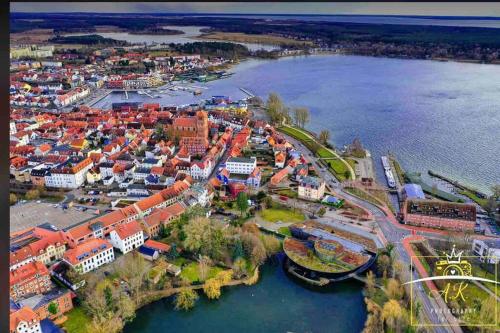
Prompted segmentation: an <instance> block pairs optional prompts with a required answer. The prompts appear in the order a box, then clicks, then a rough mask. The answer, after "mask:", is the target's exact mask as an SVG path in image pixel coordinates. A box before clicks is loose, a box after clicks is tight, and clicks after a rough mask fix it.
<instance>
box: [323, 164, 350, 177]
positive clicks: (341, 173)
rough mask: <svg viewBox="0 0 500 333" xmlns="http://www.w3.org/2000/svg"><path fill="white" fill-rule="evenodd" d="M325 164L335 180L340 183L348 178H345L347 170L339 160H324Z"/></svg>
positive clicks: (347, 173)
mask: <svg viewBox="0 0 500 333" xmlns="http://www.w3.org/2000/svg"><path fill="white" fill-rule="evenodd" d="M325 162H326V163H327V164H328V166H329V169H330V171H331V172H332V173H333V174H334V175H335V178H337V179H338V180H340V181H343V180H346V179H348V178H349V177H346V176H348V175H349V169H348V168H347V166H346V165H345V163H343V162H342V161H341V160H338V159H335V160H325Z"/></svg>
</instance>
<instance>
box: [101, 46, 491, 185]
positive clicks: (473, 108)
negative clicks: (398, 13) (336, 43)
mask: <svg viewBox="0 0 500 333" xmlns="http://www.w3.org/2000/svg"><path fill="white" fill-rule="evenodd" d="M232 71H233V72H234V73H235V74H234V75H233V76H231V77H230V78H227V79H224V80H219V81H212V82H209V83H195V84H194V85H196V86H204V87H205V88H207V89H205V90H203V94H202V95H201V96H193V95H192V94H189V93H185V92H176V93H175V94H176V95H177V96H166V95H164V97H163V98H161V99H151V98H148V97H145V96H141V95H137V94H131V95H130V99H129V101H148V102H159V103H162V104H165V105H167V104H183V103H192V102H195V101H199V100H200V99H203V98H209V97H210V96H212V95H229V96H231V97H232V98H233V99H238V98H243V97H245V95H244V94H243V93H242V92H241V91H240V90H239V87H244V88H247V89H249V90H250V91H252V92H253V93H255V94H256V95H258V96H261V97H263V98H264V99H265V98H266V97H267V95H268V94H269V93H270V92H273V91H274V92H277V93H279V94H280V95H281V96H282V98H283V100H284V101H285V102H286V103H287V104H288V105H290V106H306V107H308V108H309V109H310V110H311V121H310V123H309V124H308V125H307V127H308V128H309V129H311V130H314V131H319V130H322V129H329V130H330V132H331V137H332V142H333V143H334V144H335V145H337V146H342V145H344V144H346V143H350V142H352V140H353V139H354V138H355V137H356V136H358V137H359V138H360V139H361V141H362V142H363V144H364V145H365V146H366V147H367V148H368V149H369V150H370V151H371V152H372V155H373V157H374V159H375V164H376V166H377V170H378V173H379V175H380V176H381V167H380V163H379V162H380V159H379V157H380V156H381V155H382V154H385V153H386V152H387V151H388V150H390V151H391V152H393V153H395V154H396V156H397V157H398V159H399V161H400V162H401V164H402V166H403V167H404V168H405V169H406V170H407V171H419V172H422V174H424V173H426V172H427V170H428V169H432V170H434V171H437V172H439V173H442V174H445V175H447V176H449V177H451V178H453V179H456V180H459V181H461V182H463V183H465V184H467V185H470V186H474V187H476V188H478V189H480V190H483V191H489V187H490V186H492V185H493V184H495V183H499V182H500V154H499V152H500V66H496V65H480V64H467V63H458V62H438V61H426V60H402V59H388V58H374V57H362V56H335V55H325V56H301V57H289V58H282V59H280V60H274V61H273V60H249V61H245V62H242V63H241V64H239V65H237V66H235V67H234V68H233V70H232ZM118 101H124V100H123V94H113V95H110V96H108V97H107V98H106V99H104V100H102V101H101V102H99V103H98V104H97V105H96V106H101V107H109V106H110V105H111V103H112V102H118ZM429 182H430V180H429Z"/></svg>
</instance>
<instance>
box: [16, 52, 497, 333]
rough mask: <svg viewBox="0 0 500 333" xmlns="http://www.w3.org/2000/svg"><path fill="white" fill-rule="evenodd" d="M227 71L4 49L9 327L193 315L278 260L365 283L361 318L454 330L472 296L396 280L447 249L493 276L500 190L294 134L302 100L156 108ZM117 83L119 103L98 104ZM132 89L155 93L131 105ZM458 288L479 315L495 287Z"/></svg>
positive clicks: (198, 63)
mask: <svg viewBox="0 0 500 333" xmlns="http://www.w3.org/2000/svg"><path fill="white" fill-rule="evenodd" d="M232 64H233V60H232V59H225V58H224V57H213V56H210V57H208V56H206V55H204V54H182V53H180V52H160V51H158V49H155V50H153V49H148V48H145V49H138V48H128V47H119V46H111V47H102V48H94V49H93V50H91V51H88V50H86V51H85V52H84V51H78V50H71V49H68V48H56V47H55V46H54V45H19V46H16V47H13V48H12V49H11V65H10V70H11V74H10V105H11V109H10V143H9V150H10V156H9V161H10V205H11V207H10V211H11V221H10V232H11V233H10V269H9V271H10V289H9V290H10V301H11V302H10V304H11V312H10V332H11V333H25V332H30V333H33V332H59V331H60V330H61V329H63V330H64V331H65V332H68V333H73V332H76V333H79V332H120V331H121V330H122V329H123V328H124V327H125V326H126V324H127V323H130V322H132V321H133V319H134V317H135V313H136V311H138V310H139V309H140V308H141V307H143V306H144V305H146V304H149V303H152V302H154V301H157V300H159V299H162V298H166V297H173V299H174V302H175V308H176V309H178V310H189V309H190V308H192V307H193V306H195V305H194V304H195V302H196V300H197V299H198V297H199V296H198V294H201V293H203V294H205V295H206V297H207V298H208V299H215V298H219V296H220V294H221V288H222V287H226V286H227V287H229V286H234V285H240V284H241V285H253V284H255V283H258V280H259V266H261V265H263V264H264V263H265V262H266V260H268V259H270V258H273V257H275V256H282V257H281V258H284V259H283V267H284V269H285V271H286V272H287V274H289V275H290V276H291V277H292V278H293V279H296V280H299V281H301V282H304V283H307V284H310V285H313V286H316V287H323V286H326V285H331V284H334V283H338V282H339V281H344V280H347V279H355V280H358V281H360V282H362V283H365V284H366V288H365V290H364V296H365V302H366V303H367V306H368V321H369V320H370V318H371V317H377V312H376V311H375V310H373V309H374V308H376V307H379V306H380V307H381V308H385V307H384V305H385V304H386V303H390V302H392V301H394V302H395V303H396V304H397V305H398V306H399V307H401V308H402V310H401V311H403V313H404V316H403V315H402V317H401V318H403V317H404V319H400V320H401V321H400V323H399V324H398V325H400V326H398V327H399V328H401V327H403V326H404V327H407V326H409V325H410V324H409V322H411V321H415V320H416V321H420V322H422V323H436V322H441V323H446V324H447V325H450V326H457V327H458V328H460V326H459V325H457V322H458V321H460V320H463V318H461V317H460V316H459V315H456V316H454V315H451V313H455V312H453V311H452V310H453V309H454V308H456V309H457V310H458V309H460V308H462V307H463V306H464V304H465V303H466V302H465V301H464V302H462V301H460V300H457V301H456V302H452V303H446V302H444V301H443V300H442V299H441V298H439V297H437V298H429V297H428V296H427V292H428V290H436V288H440V286H441V285H440V282H436V283H434V282H432V281H427V282H426V283H423V284H422V285H423V286H420V287H418V288H417V287H413V288H414V289H413V290H412V293H413V294H412V295H410V292H409V290H410V289H407V288H406V287H407V285H404V283H405V282H407V281H410V280H412V279H413V280H417V279H419V278H423V277H428V276H430V275H432V274H433V268H432V267H433V265H434V263H435V262H436V261H437V259H438V258H440V256H441V253H442V252H443V251H447V249H449V248H450V245H451V244H453V245H454V246H456V247H457V250H461V251H462V252H464V253H468V254H470V255H473V256H476V257H478V258H479V259H478V261H477V262H473V263H472V265H473V268H474V269H475V270H476V271H480V272H481V273H480V274H482V275H481V276H490V277H491V276H495V275H496V273H497V271H496V270H497V268H496V265H497V264H498V262H499V258H500V239H499V238H498V235H499V234H500V232H499V229H498V226H497V225H496V223H495V222H494V219H495V217H496V216H497V215H496V214H498V192H500V191H499V190H498V189H496V191H497V192H496V193H494V194H493V195H491V196H487V195H485V194H483V193H481V192H479V191H475V190H474V189H471V188H468V187H466V186H462V185H460V184H455V186H457V187H459V188H460V189H461V191H462V192H461V193H462V195H456V196H455V195H451V194H449V193H445V192H443V191H441V190H440V189H437V188H435V187H433V186H430V185H427V184H426V183H425V181H423V180H422V179H420V178H419V176H418V175H416V174H412V173H409V172H405V171H404V170H403V169H402V167H401V166H400V164H399V163H398V160H397V158H396V156H394V155H391V154H388V155H387V156H383V157H382V159H381V160H380V161H378V160H375V159H373V158H372V157H371V155H370V152H369V151H368V150H367V149H365V148H364V147H363V144H362V143H361V142H360V140H359V139H357V138H354V137H353V138H352V139H353V141H352V143H350V144H347V145H346V146H344V147H343V148H342V147H337V148H336V147H333V146H332V145H331V143H330V142H329V141H330V140H329V135H328V133H324V132H322V133H320V134H319V135H318V134H315V133H313V132H311V131H308V130H306V129H305V126H304V125H305V123H307V119H308V115H304V113H307V112H308V111H307V110H305V111H304V110H302V111H297V112H295V113H294V114H293V115H290V114H287V113H286V112H285V111H284V110H286V107H285V106H284V103H283V102H282V101H281V99H280V97H279V96H277V95H276V94H270V95H269V97H267V96H263V98H264V100H262V98H260V97H258V96H255V95H254V94H253V93H252V92H250V91H248V90H245V91H244V93H245V94H246V95H247V97H246V98H243V99H237V100H233V99H232V98H231V96H224V95H216V96H203V97H201V96H200V102H199V103H194V104H182V105H164V104H163V103H158V102H156V101H155V98H157V97H161V95H168V94H172V93H174V92H175V93H182V94H191V95H194V96H198V95H201V88H200V86H199V85H201V84H202V83H204V82H209V81H212V80H223V79H225V78H226V77H228V76H230V75H231V73H229V72H228V70H229V69H230V67H231V65H232ZM242 90H244V89H242ZM116 93H119V94H121V95H123V98H122V99H123V100H122V101H120V102H112V103H109V104H108V105H107V106H105V107H102V106H101V107H97V106H95V105H96V104H98V102H99V101H102V100H103V99H105V98H106V97H107V96H109V95H112V94H116ZM132 93H134V94H139V95H144V96H148V97H149V100H148V102H133V101H128V98H129V97H128V95H129V94H132ZM266 99H267V101H266ZM376 164H377V165H376ZM376 167H378V168H382V169H383V174H384V176H385V182H384V181H380V180H378V179H377V175H376V172H375V169H376ZM438 176H439V175H438ZM439 177H441V178H442V179H443V181H446V177H444V176H439ZM464 193H465V194H464ZM492 201H493V207H494V208H491V207H492ZM464 256H465V254H464ZM415 258H417V259H415ZM375 267H376V269H375ZM249 288H251V287H249ZM408 288H409V287H408ZM468 288H469V289H468V292H469V294H468V296H469V297H477V299H478V304H480V305H479V307H480V308H481V307H482V306H484V307H485V308H481V309H482V310H484V309H486V307H487V306H490V305H489V303H488V300H489V298H488V297H490V296H491V295H494V297H495V299H498V296H496V289H495V288H496V287H494V286H493V287H492V285H491V284H488V283H483V282H478V283H477V284H471V285H470V286H469V287H468ZM396 289H397V290H398V291H397V292H394V290H396ZM391 290H392V291H391ZM391 293H396V296H394V295H395V294H391ZM221 302H222V300H221ZM375 303H376V304H378V305H373V304H375ZM416 304H418V306H419V307H420V309H421V311H420V312H418V313H412V312H410V310H409V309H410V307H413V306H416ZM433 307H438V308H441V309H448V308H447V307H449V308H450V312H446V311H445V312H446V313H448V314H447V315H444V316H439V315H438V314H436V312H433V311H431V310H429V309H431V308H433ZM370 309H371V310H370ZM478 316H479V315H478ZM478 318H479V317H477V318H476V317H474V318H472V317H470V318H469V317H467V319H468V322H473V320H479V319H478ZM379 319H380V318H379ZM380 320H381V319H380ZM481 320H486V319H484V318H483V317H481ZM368 321H367V324H366V325H368ZM382 325H386V326H383V327H385V328H386V329H388V327H390V326H391V325H395V324H394V322H393V321H388V322H384V321H382ZM405 325H406V326H405ZM399 328H398V329H399ZM391 331H394V332H399V331H397V330H392V328H391ZM366 332H375V331H369V330H366Z"/></svg>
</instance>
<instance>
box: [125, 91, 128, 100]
mask: <svg viewBox="0 0 500 333" xmlns="http://www.w3.org/2000/svg"><path fill="white" fill-rule="evenodd" d="M125 99H128V91H126V90H125Z"/></svg>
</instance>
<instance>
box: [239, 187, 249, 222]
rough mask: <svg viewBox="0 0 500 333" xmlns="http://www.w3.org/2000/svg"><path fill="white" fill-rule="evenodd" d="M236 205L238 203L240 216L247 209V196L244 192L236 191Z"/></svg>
mask: <svg viewBox="0 0 500 333" xmlns="http://www.w3.org/2000/svg"><path fill="white" fill-rule="evenodd" d="M236 205H238V209H239V210H240V212H241V216H243V213H244V212H246V210H247V209H248V197H247V194H246V193H245V192H240V193H238V197H237V198H236Z"/></svg>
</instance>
